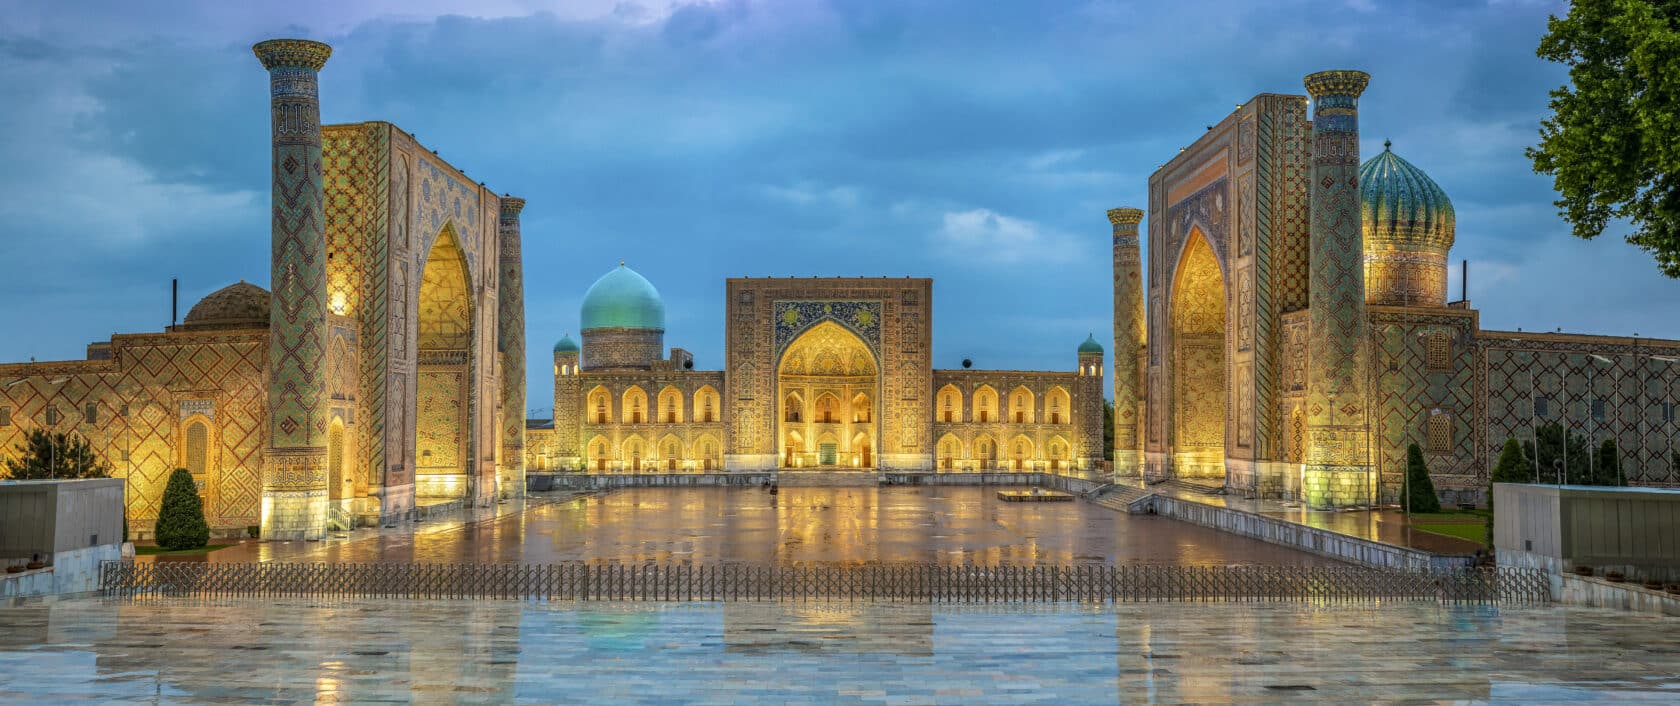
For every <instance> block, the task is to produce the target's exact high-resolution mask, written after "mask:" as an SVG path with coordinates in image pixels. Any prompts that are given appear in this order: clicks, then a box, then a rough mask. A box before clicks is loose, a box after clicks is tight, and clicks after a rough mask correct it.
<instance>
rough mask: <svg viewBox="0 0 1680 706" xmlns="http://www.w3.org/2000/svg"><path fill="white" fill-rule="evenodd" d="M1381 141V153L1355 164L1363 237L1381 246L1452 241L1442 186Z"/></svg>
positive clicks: (1431, 246) (1442, 245) (1430, 246)
mask: <svg viewBox="0 0 1680 706" xmlns="http://www.w3.org/2000/svg"><path fill="white" fill-rule="evenodd" d="M1389 147H1390V143H1387V142H1384V143H1383V151H1382V154H1379V155H1377V156H1375V157H1372V158H1370V159H1369V160H1366V162H1365V163H1364V164H1362V165H1360V166H1359V198H1360V200H1361V201H1362V202H1363V203H1362V207H1361V211H1362V213H1361V216H1362V221H1363V223H1364V231H1365V243H1366V245H1367V246H1377V247H1378V248H1380V249H1384V250H1439V251H1442V252H1445V251H1446V250H1447V249H1448V248H1450V247H1452V244H1453V237H1454V232H1455V231H1456V227H1457V218H1456V217H1455V216H1454V214H1453V205H1452V200H1451V199H1449V198H1447V192H1445V191H1443V190H1441V186H1440V185H1439V184H1436V183H1435V180H1434V179H1431V178H1429V175H1428V174H1425V173H1424V172H1423V170H1422V169H1418V168H1417V167H1416V166H1413V165H1412V163H1411V162H1408V161H1406V160H1404V159H1401V158H1400V155H1397V154H1395V153H1394V150H1392V149H1389Z"/></svg>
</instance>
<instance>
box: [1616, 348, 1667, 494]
mask: <svg viewBox="0 0 1680 706" xmlns="http://www.w3.org/2000/svg"><path fill="white" fill-rule="evenodd" d="M1646 358H1647V359H1649V360H1660V361H1662V362H1663V363H1666V364H1667V366H1666V367H1664V368H1663V373H1664V374H1665V376H1666V374H1667V373H1668V372H1669V371H1671V370H1673V369H1674V366H1673V364H1674V363H1680V358H1675V357H1673V356H1666V355H1648V356H1646ZM1641 372H1643V369H1641ZM1659 382H1666V380H1662V379H1660V378H1659ZM1647 383H1648V381H1646V380H1645V379H1644V377H1643V376H1641V378H1640V381H1639V395H1640V405H1639V409H1640V412H1639V458H1640V459H1641V462H1642V463H1645V464H1650V463H1651V460H1650V457H1651V440H1650V433H1651V431H1650V430H1651V425H1650V423H1649V422H1647V421H1646V417H1647V416H1648V415H1647V414H1646V412H1645V402H1644V397H1645V395H1646V389H1647V388H1648V387H1650V386H1649V384H1647ZM1663 389H1665V390H1666V389H1667V386H1666V385H1665V386H1664V388H1663ZM1662 398H1663V404H1664V405H1668V404H1670V403H1669V402H1668V395H1667V394H1666V392H1665V393H1664V394H1663V395H1662ZM1664 409H1665V410H1672V409H1673V407H1665V408H1664ZM1659 421H1661V422H1662V423H1663V424H1664V425H1665V427H1664V428H1665V429H1666V425H1668V424H1669V423H1670V422H1669V421H1668V419H1667V418H1666V417H1662V418H1659ZM1664 446H1665V447H1667V448H1670V449H1671V450H1672V445H1671V444H1664ZM1671 463H1672V462H1671ZM1673 470H1674V469H1673V468H1670V469H1669V471H1670V472H1672V471H1673ZM1621 482H1622V485H1627V474H1625V473H1623V474H1622V477H1621Z"/></svg>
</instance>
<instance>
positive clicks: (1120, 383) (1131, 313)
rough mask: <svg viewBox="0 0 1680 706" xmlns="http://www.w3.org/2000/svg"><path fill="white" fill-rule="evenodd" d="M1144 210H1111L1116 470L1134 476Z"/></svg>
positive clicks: (1138, 448) (1139, 458)
mask: <svg viewBox="0 0 1680 706" xmlns="http://www.w3.org/2000/svg"><path fill="white" fill-rule="evenodd" d="M1142 220H1143V210H1142V209H1136V208H1116V209H1110V210H1109V212H1108V222H1109V224H1110V225H1112V226H1114V473H1115V475H1119V476H1136V475H1138V474H1139V473H1140V472H1141V470H1142V468H1143V465H1142V463H1143V444H1142V443H1140V441H1141V440H1140V439H1139V438H1138V417H1139V415H1140V413H1141V412H1142V405H1140V404H1139V402H1140V400H1142V398H1143V380H1140V379H1139V375H1138V355H1139V353H1140V352H1141V351H1142V349H1143V335H1144V334H1143V327H1144V318H1143V259H1142V258H1141V257H1140V256H1139V255H1138V222H1139V221H1142Z"/></svg>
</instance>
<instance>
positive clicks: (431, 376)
mask: <svg viewBox="0 0 1680 706" xmlns="http://www.w3.org/2000/svg"><path fill="white" fill-rule="evenodd" d="M254 51H255V53H256V55H257V58H258V59H259V60H261V61H262V64H263V66H264V68H266V69H268V71H269V78H270V89H271V92H270V98H271V108H272V111H273V113H274V115H275V122H274V132H273V135H272V141H273V153H272V156H273V164H272V171H271V178H272V180H273V182H274V203H273V206H274V208H273V214H274V215H273V222H272V226H271V232H270V239H271V240H272V243H273V259H272V262H271V271H272V273H273V277H274V281H275V282H276V283H278V284H277V285H276V286H275V287H274V288H273V289H274V291H273V292H272V293H271V292H270V291H268V290H265V289H263V288H261V287H258V286H256V285H252V284H246V283H243V282H241V283H239V284H235V285H232V286H229V287H227V288H225V289H222V290H219V291H217V292H215V293H213V294H210V295H209V296H207V297H205V298H204V299H203V300H202V301H200V302H198V304H197V305H195V306H193V307H192V308H191V310H190V311H189V312H188V314H187V316H186V317H185V319H184V320H183V321H182V322H181V323H179V324H175V325H171V326H170V327H169V328H168V329H167V330H165V331H164V332H162V333H148V334H119V335H116V336H113V337H111V338H110V340H108V341H103V342H100V343H95V344H93V345H91V346H89V347H88V351H87V359H86V360H76V361H61V362H46V363H35V362H31V363H14V364H4V365H0V453H13V452H14V451H13V449H14V448H16V446H17V444H18V443H19V442H20V441H21V440H22V438H23V436H24V434H25V433H27V432H28V431H30V430H32V429H48V430H53V431H59V432H74V433H77V434H79V435H81V436H83V437H85V438H87V439H88V441H89V442H90V443H91V444H92V446H93V448H94V449H95V450H96V451H97V452H99V453H100V454H101V456H102V457H103V459H102V460H104V461H105V462H106V463H107V464H109V466H110V467H111V468H112V470H113V471H114V473H115V475H118V476H122V477H125V478H128V479H129V483H128V491H127V513H128V519H129V526H130V529H131V531H132V533H133V534H134V535H135V536H137V537H141V538H144V537H145V536H147V535H148V534H149V533H150V530H151V524H152V523H153V521H154V520H155V519H156V517H157V512H158V509H159V508H158V506H159V503H160V501H161V495H162V491H163V485H164V483H165V481H166V480H167V478H168V476H169V474H170V472H171V470H173V469H175V468H177V467H179V468H186V469H188V470H190V471H191V472H192V474H193V479H194V481H195V482H196V483H197V484H198V486H199V490H200V494H201V496H202V498H203V500H204V507H205V514H206V516H207V519H208V520H209V522H210V525H211V528H212V531H213V532H215V533H216V534H217V535H221V536H242V535H245V534H247V532H248V530H249V528H256V530H257V531H258V532H260V533H261V535H262V536H263V537H265V538H273V539H316V538H320V537H322V536H324V535H325V534H326V532H327V531H328V530H329V528H333V527H339V528H347V527H352V526H357V525H374V524H382V523H386V522H392V521H396V520H398V519H401V518H405V517H408V516H410V515H411V514H412V513H413V512H414V511H415V509H416V506H417V505H430V504H439V503H463V504H488V503H491V502H494V501H495V500H496V499H497V498H500V497H505V496H508V495H513V494H517V493H521V492H523V489H524V476H523V473H524V470H523V468H524V465H523V461H524V456H525V453H524V448H523V439H524V414H523V408H524V387H523V382H524V376H523V375H520V374H517V373H516V374H513V375H505V374H504V370H506V369H507V368H510V367H511V368H515V369H518V368H523V365H524V364H523V360H524V357H523V350H522V349H523V346H524V342H523V335H524V334H523V330H524V311H523V303H522V300H521V299H520V292H521V291H522V282H521V278H522V274H521V273H522V267H521V263H520V257H521V255H520V248H519V213H520V210H521V208H522V207H523V205H524V201H523V200H521V199H517V198H512V197H503V196H499V195H497V194H496V193H494V192H492V191H491V190H489V189H487V188H485V187H483V186H481V185H480V184H479V183H478V182H475V181H473V180H470V179H468V178H467V177H466V175H465V174H463V173H462V172H461V171H460V170H458V169H456V168H455V167H453V166H451V165H450V164H448V163H447V162H444V161H443V160H441V159H439V158H438V157H437V155H436V153H435V151H434V150H431V149H427V148H425V147H423V146H422V145H420V144H419V143H418V142H417V141H416V140H415V139H414V138H413V137H412V136H411V135H408V134H407V133H405V132H403V131H402V130H400V129H398V128H397V127H395V126H393V125H391V124H389V123H384V122H365V123H354V124H346V125H326V126H323V125H320V124H319V108H318V97H317V95H316V73H317V72H318V71H320V70H321V69H322V67H323V66H324V65H325V63H326V60H327V57H328V56H329V55H330V53H331V49H330V48H329V47H327V46H326V45H324V44H321V43H318V42H310V41H304V40H272V41H268V42H263V43H260V44H258V45H257V46H256V47H254ZM504 420H512V421H511V423H508V424H498V422H499V421H504Z"/></svg>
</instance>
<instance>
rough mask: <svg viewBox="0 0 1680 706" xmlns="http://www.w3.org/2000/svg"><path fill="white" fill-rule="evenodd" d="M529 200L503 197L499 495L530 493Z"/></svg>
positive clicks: (500, 223)
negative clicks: (522, 215) (524, 244)
mask: <svg viewBox="0 0 1680 706" xmlns="http://www.w3.org/2000/svg"><path fill="white" fill-rule="evenodd" d="M524 209H525V199H522V198H518V197H516V196H504V197H502V208H501V218H500V220H499V221H498V222H497V231H496V234H497V236H498V237H497V239H498V240H500V241H501V260H500V263H501V267H500V268H499V270H498V272H497V275H496V277H497V289H498V292H499V295H500V298H499V299H498V300H497V306H498V310H497V312H496V346H497V348H499V349H501V351H502V380H501V382H502V414H501V418H502V429H501V437H502V467H501V468H500V469H497V471H498V474H499V475H500V479H501V491H500V493H499V494H500V496H501V497H504V498H512V497H520V496H523V495H524V494H525V267H524V265H523V264H522V256H521V255H520V245H519V212H520V211H522V210H524Z"/></svg>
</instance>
